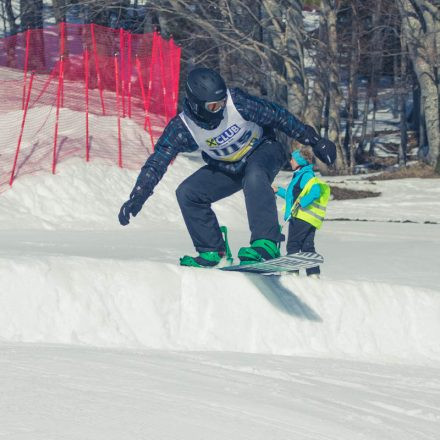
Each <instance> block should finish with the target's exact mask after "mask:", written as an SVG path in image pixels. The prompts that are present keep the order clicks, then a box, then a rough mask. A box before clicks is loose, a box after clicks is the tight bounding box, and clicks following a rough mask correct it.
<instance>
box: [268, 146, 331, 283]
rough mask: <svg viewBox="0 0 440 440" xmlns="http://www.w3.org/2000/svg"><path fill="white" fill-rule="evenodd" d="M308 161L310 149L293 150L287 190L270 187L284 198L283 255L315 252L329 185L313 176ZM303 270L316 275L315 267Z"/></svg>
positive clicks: (311, 155)
mask: <svg viewBox="0 0 440 440" xmlns="http://www.w3.org/2000/svg"><path fill="white" fill-rule="evenodd" d="M312 161H313V154H312V152H311V151H310V149H307V148H304V147H303V148H300V149H296V150H294V151H293V153H292V158H291V159H290V165H291V167H292V170H293V177H292V180H291V182H290V184H289V186H288V188H287V190H286V189H284V188H281V187H278V186H273V187H272V188H273V190H274V192H275V193H276V195H277V196H280V197H282V198H283V199H285V201H286V205H285V211H284V220H285V221H287V220H289V235H288V238H287V246H286V248H287V249H286V250H287V254H294V253H296V252H300V251H303V252H315V232H316V230H317V229H319V228H320V227H321V225H322V222H323V220H324V217H325V211H326V207H327V203H328V200H329V197H330V187H329V186H328V185H327V184H326V183H325V182H323V181H322V180H320V179H318V178H317V177H316V176H315V173H314V172H313V165H312ZM306 273H307V276H312V277H314V278H319V274H320V269H319V266H316V267H310V268H307V269H306ZM296 274H297V275H298V274H299V271H296Z"/></svg>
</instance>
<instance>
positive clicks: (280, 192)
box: [275, 186, 287, 199]
mask: <svg viewBox="0 0 440 440" xmlns="http://www.w3.org/2000/svg"><path fill="white" fill-rule="evenodd" d="M275 194H276V195H277V196H279V197H281V198H283V199H285V198H286V194H287V191H286V189H285V188H282V187H281V186H279V187H278V191H277V192H276V193H275Z"/></svg>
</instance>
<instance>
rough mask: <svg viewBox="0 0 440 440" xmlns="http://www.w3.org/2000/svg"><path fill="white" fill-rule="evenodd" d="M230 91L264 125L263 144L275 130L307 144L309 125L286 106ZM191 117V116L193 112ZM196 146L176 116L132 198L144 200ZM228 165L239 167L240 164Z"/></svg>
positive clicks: (248, 115) (245, 115)
mask: <svg viewBox="0 0 440 440" xmlns="http://www.w3.org/2000/svg"><path fill="white" fill-rule="evenodd" d="M230 93H231V97H232V100H233V102H234V105H235V107H236V108H237V110H238V112H239V113H240V114H241V116H242V117H243V118H244V119H246V120H248V121H252V122H255V123H256V124H258V125H260V126H261V127H263V139H262V140H261V141H260V143H261V142H262V141H263V140H264V139H267V138H275V133H274V129H277V130H280V131H282V132H283V133H285V134H287V135H288V136H290V137H291V138H293V139H297V140H299V141H300V142H301V141H303V142H301V143H304V139H303V138H304V136H305V130H306V128H305V127H306V126H305V125H304V124H303V123H302V122H301V121H299V120H298V119H297V118H296V117H295V116H293V115H292V114H291V113H289V112H288V111H287V110H286V109H284V108H282V107H280V106H279V105H277V104H275V103H273V102H270V101H267V100H265V99H262V98H257V97H255V96H251V95H249V94H247V93H246V92H244V91H243V90H240V89H238V88H234V89H230ZM185 112H186V110H185ZM189 116H190V117H191V114H189ZM204 128H206V127H204ZM305 140H306V141H308V139H305ZM256 147H257V146H255V147H254V149H255V148H256ZM197 149H198V146H197V144H196V143H195V141H194V139H193V137H192V136H191V133H190V132H189V130H188V129H187V127H186V125H185V124H184V123H183V121H182V119H181V118H180V117H179V116H175V117H174V118H173V119H171V121H170V122H169V123H168V124H167V126H166V127H165V129H164V131H163V133H162V136H160V138H159V139H158V141H157V143H156V146H155V150H154V153H153V154H151V155H150V156H149V157H148V159H147V161H146V162H145V165H144V166H143V167H142V169H141V172H140V173H139V176H138V178H137V181H136V185H135V187H134V189H133V191H132V193H131V195H130V198H136V199H138V200H139V201H141V202H142V203H143V202H144V201H145V200H146V199H147V198H148V197H149V196H150V195H151V194H152V192H153V189H154V187H155V186H156V185H157V183H158V182H159V181H160V180H161V179H162V176H163V175H164V174H165V172H166V170H167V168H168V165H169V164H170V163H171V161H172V160H173V159H174V158H175V157H176V156H177V155H178V154H179V153H181V152H192V151H196V150H197ZM214 162H220V161H214ZM211 164H212V163H211ZM221 165H225V164H223V163H219V166H221ZM228 165H229V166H230V165H232V166H237V165H239V163H234V164H228ZM231 172H233V169H231Z"/></svg>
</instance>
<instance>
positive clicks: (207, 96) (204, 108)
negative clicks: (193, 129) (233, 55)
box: [186, 67, 226, 122]
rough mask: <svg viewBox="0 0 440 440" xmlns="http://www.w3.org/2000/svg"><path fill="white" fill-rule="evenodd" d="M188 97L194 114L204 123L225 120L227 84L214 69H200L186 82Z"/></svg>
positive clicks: (192, 71) (190, 75)
mask: <svg viewBox="0 0 440 440" xmlns="http://www.w3.org/2000/svg"><path fill="white" fill-rule="evenodd" d="M186 96H187V100H188V104H189V107H190V109H191V110H192V112H193V113H194V114H195V115H196V116H197V117H198V118H200V119H202V120H204V121H208V122H209V121H213V120H219V119H222V118H223V110H224V108H225V105H226V84H225V81H224V80H223V78H222V77H221V76H220V75H219V74H218V73H217V72H216V71H215V70H212V69H208V68H206V67H198V68H197V69H194V70H191V72H189V74H188V78H187V80H186Z"/></svg>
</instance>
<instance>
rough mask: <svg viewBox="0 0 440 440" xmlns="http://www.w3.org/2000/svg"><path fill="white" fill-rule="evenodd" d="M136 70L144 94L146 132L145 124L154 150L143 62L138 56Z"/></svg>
mask: <svg viewBox="0 0 440 440" xmlns="http://www.w3.org/2000/svg"><path fill="white" fill-rule="evenodd" d="M136 70H137V73H138V78H139V84H140V86H141V92H142V100H143V102H144V110H145V123H144V130H146V126H145V124H148V133H149V135H150V140H151V146H152V148H153V149H154V140H153V132H152V130H151V122H150V118H149V117H148V109H147V97H146V96H145V88H144V81H143V79H142V69H141V62H140V60H139V58H138V57H137V55H136Z"/></svg>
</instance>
